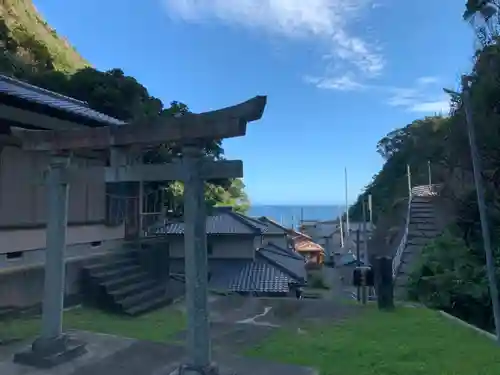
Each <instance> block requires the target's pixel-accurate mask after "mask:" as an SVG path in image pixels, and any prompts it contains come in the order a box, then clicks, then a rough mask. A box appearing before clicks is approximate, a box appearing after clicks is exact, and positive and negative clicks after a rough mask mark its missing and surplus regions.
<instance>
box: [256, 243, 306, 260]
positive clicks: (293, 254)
mask: <svg viewBox="0 0 500 375" xmlns="http://www.w3.org/2000/svg"><path fill="white" fill-rule="evenodd" d="M264 247H265V248H266V249H269V250H272V251H280V252H283V253H284V254H286V255H287V256H290V257H292V258H295V259H300V260H304V259H305V258H304V256H303V255H302V254H299V253H297V252H296V251H294V250H293V249H285V248H283V247H281V246H278V245H276V244H275V243H273V242H269V243H268V244H267V245H266V246H264Z"/></svg>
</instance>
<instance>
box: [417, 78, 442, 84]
mask: <svg viewBox="0 0 500 375" xmlns="http://www.w3.org/2000/svg"><path fill="white" fill-rule="evenodd" d="M437 82H439V78H438V77H433V76H424V77H420V78H417V84H418V85H420V86H425V85H430V84H433V83H437Z"/></svg>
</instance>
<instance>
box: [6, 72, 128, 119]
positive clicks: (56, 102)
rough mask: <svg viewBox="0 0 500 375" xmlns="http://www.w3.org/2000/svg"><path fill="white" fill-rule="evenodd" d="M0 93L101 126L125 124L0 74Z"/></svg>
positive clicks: (67, 99) (78, 103) (82, 104)
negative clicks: (85, 119)
mask: <svg viewBox="0 0 500 375" xmlns="http://www.w3.org/2000/svg"><path fill="white" fill-rule="evenodd" d="M0 93H3V94H6V95H9V96H12V97H16V98H18V99H23V100H26V101H28V102H32V103H38V104H42V105H46V106H48V107H51V108H54V109H57V110H60V111H63V112H68V113H71V114H74V115H78V116H82V117H85V118H87V119H89V120H92V121H98V122H100V123H102V124H103V125H123V124H125V122H123V121H120V120H118V119H116V118H113V117H111V116H108V115H105V114H103V113H100V112H97V111H94V110H93V109H91V108H90V107H89V106H88V105H87V103H85V102H82V101H80V100H77V99H74V98H70V97H68V96H64V95H61V94H58V93H55V92H53V91H49V90H45V89H42V88H40V87H37V86H33V85H30V84H29V83H26V82H23V81H19V80H17V79H14V78H11V77H7V76H4V75H1V74H0Z"/></svg>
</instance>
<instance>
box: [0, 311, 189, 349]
mask: <svg viewBox="0 0 500 375" xmlns="http://www.w3.org/2000/svg"><path fill="white" fill-rule="evenodd" d="M185 326H186V320H185V317H184V315H183V314H182V312H180V311H176V310H173V309H168V308H166V309H161V310H157V311H153V312H151V313H149V314H146V315H142V316H139V317H135V318H132V317H127V316H121V315H112V314H107V313H105V312H102V311H99V310H93V309H89V308H76V309H73V310H70V311H66V312H65V313H64V329H77V330H82V331H91V332H100V333H107V334H113V335H119V336H125V337H130V338H134V339H141V340H150V341H160V342H161V341H163V342H164V341H166V340H167V339H168V338H169V337H171V336H172V335H174V334H175V333H177V332H179V331H181V330H183V329H184V328H185ZM39 327H40V318H39V317H35V318H23V319H13V320H7V321H0V340H1V339H9V338H19V339H24V338H29V337H34V336H36V335H37V334H38V332H39Z"/></svg>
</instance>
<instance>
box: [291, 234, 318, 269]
mask: <svg viewBox="0 0 500 375" xmlns="http://www.w3.org/2000/svg"><path fill="white" fill-rule="evenodd" d="M294 249H295V251H296V252H298V253H299V254H301V255H302V256H303V257H304V258H306V260H307V261H308V262H311V263H315V264H323V261H324V257H325V250H324V249H323V247H322V246H320V245H318V244H317V243H315V242H313V241H311V240H307V239H304V238H300V237H299V238H296V239H295V241H294Z"/></svg>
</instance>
